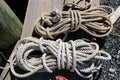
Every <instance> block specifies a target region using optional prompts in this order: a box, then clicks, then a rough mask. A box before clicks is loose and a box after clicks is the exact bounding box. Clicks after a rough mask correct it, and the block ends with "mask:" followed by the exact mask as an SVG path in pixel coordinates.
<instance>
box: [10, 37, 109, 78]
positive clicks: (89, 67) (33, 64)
mask: <svg viewBox="0 0 120 80" xmlns="http://www.w3.org/2000/svg"><path fill="white" fill-rule="evenodd" d="M34 51H38V53H34ZM32 54H33V55H32ZM12 56H13V57H12V58H11V61H10V70H11V72H12V73H13V75H14V76H16V77H19V78H25V77H28V76H30V75H33V74H34V73H36V72H40V73H41V72H49V73H52V72H53V71H54V70H55V69H59V70H61V69H68V70H70V71H72V72H73V71H74V72H76V73H77V74H78V75H80V76H81V77H83V78H90V77H91V76H92V74H93V72H96V71H98V70H99V69H100V67H101V65H102V62H103V61H104V60H109V59H111V56H110V55H109V54H108V53H107V52H105V51H103V50H99V46H98V44H96V43H93V42H90V43H89V42H85V41H83V40H81V39H78V40H75V41H73V40H71V41H69V42H63V41H62V40H61V39H58V40H56V41H52V40H45V39H43V38H40V39H37V38H33V37H28V38H24V39H22V40H20V42H19V45H18V47H17V49H16V50H15V51H14V54H12ZM13 63H14V64H13ZM15 63H16V65H17V66H19V67H20V68H21V69H23V70H26V71H28V73H25V74H19V73H17V72H16V71H15V70H14V65H15ZM85 73H87V75H86V74H85Z"/></svg>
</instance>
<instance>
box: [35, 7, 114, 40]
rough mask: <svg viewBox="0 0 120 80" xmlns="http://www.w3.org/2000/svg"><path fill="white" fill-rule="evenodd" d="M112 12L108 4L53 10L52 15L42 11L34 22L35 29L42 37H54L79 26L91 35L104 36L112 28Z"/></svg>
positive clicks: (74, 29)
mask: <svg viewBox="0 0 120 80" xmlns="http://www.w3.org/2000/svg"><path fill="white" fill-rule="evenodd" d="M113 12H114V10H113V8H111V7H109V6H99V7H94V8H91V9H88V10H85V11H78V10H70V11H62V12H55V11H54V13H56V14H54V15H53V13H47V12H44V13H43V14H42V17H39V18H38V20H37V21H36V22H35V31H36V33H37V34H38V35H40V36H42V37H45V38H51V39H54V38H55V37H56V36H58V35H59V34H61V33H68V32H74V31H76V30H78V29H79V28H80V29H82V30H84V31H85V32H86V33H88V34H89V35H92V36H93V37H104V36H107V35H108V34H109V33H110V32H111V31H112V29H113V24H112V23H111V21H110V19H109V17H110V16H111V15H112V13H113ZM55 20H56V21H55ZM45 26H47V27H45Z"/></svg>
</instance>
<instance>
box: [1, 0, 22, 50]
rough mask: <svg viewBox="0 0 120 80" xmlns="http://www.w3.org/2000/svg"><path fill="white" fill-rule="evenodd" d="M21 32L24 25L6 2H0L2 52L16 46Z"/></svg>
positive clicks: (2, 0)
mask: <svg viewBox="0 0 120 80" xmlns="http://www.w3.org/2000/svg"><path fill="white" fill-rule="evenodd" d="M21 32H22V23H21V22H20V20H19V19H18V18H17V16H16V15H15V14H14V13H13V11H12V10H11V9H10V8H9V6H8V5H7V4H6V3H5V2H4V0H0V50H3V49H7V48H8V47H10V46H11V45H13V44H15V42H16V41H17V40H18V39H19V38H20V35H21Z"/></svg>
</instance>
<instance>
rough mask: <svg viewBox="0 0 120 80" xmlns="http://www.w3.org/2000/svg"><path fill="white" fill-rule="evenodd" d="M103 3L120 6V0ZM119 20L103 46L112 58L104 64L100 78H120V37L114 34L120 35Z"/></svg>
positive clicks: (105, 79) (105, 0) (110, 79)
mask: <svg viewBox="0 0 120 80" xmlns="http://www.w3.org/2000/svg"><path fill="white" fill-rule="evenodd" d="M101 4H103V5H109V6H112V7H113V8H114V9H116V8H117V7H118V6H120V0H101ZM119 22H120V19H118V20H117V22H116V23H115V24H114V30H113V31H114V32H112V33H111V34H110V35H109V36H108V37H107V38H106V41H105V44H104V46H103V49H104V50H106V51H107V52H109V53H110V55H111V56H112V59H111V60H110V61H106V62H105V63H104V64H103V66H102V72H101V77H100V78H99V80H120V37H118V36H115V35H114V34H117V35H120V24H119Z"/></svg>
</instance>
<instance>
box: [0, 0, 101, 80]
mask: <svg viewBox="0 0 120 80" xmlns="http://www.w3.org/2000/svg"><path fill="white" fill-rule="evenodd" d="M66 1H69V0H65V2H64V0H29V3H28V8H27V12H26V17H25V22H24V27H23V31H22V35H21V38H25V37H29V36H32V33H33V29H34V22H35V20H36V19H37V17H38V16H40V15H41V13H42V12H44V11H52V10H53V8H54V7H56V8H57V9H60V10H61V9H62V7H63V3H66ZM72 1H75V0H70V2H72ZM96 4H97V5H98V4H99V0H93V3H92V5H93V6H95V5H96ZM17 45H18V44H16V47H17ZM16 47H15V48H14V50H15V49H16ZM14 50H13V52H14ZM12 54H13V53H12ZM10 58H11V56H10ZM10 58H9V60H10ZM7 65H8V64H6V66H7ZM1 76H2V77H3V78H4V80H11V77H10V73H9V70H4V71H3V72H2V74H1ZM46 77H47V76H46ZM68 77H69V76H68ZM41 79H42V78H41ZM16 80H17V79H16ZM42 80H43V79H42ZM74 80H77V77H76V78H75V79H74Z"/></svg>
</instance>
